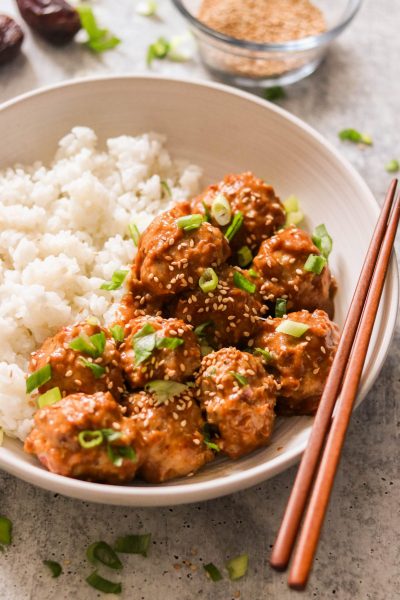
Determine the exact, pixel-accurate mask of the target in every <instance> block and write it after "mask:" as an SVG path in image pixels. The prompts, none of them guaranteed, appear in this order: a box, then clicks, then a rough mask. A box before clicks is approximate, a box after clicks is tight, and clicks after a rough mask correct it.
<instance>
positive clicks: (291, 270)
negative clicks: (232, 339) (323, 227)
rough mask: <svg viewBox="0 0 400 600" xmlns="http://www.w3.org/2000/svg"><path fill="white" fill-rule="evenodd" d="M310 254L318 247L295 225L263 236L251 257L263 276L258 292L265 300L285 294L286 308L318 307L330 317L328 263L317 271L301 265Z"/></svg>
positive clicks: (333, 287) (331, 282) (331, 284)
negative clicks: (270, 235)
mask: <svg viewBox="0 0 400 600" xmlns="http://www.w3.org/2000/svg"><path fill="white" fill-rule="evenodd" d="M310 254H315V255H320V251H319V250H318V248H317V247H316V246H315V245H314V244H313V242H312V240H311V237H310V235H309V234H308V233H306V232H305V231H303V230H302V229H298V228H297V227H295V226H292V227H289V228H287V229H283V230H281V231H278V233H276V234H275V235H274V236H273V237H271V238H269V239H268V240H265V241H264V242H263V243H262V244H261V248H260V250H259V252H258V254H257V256H256V257H255V258H254V261H253V268H254V269H255V271H256V272H257V273H259V274H260V275H261V277H262V278H263V280H264V281H263V282H262V283H261V287H260V291H261V294H262V296H263V298H264V300H265V301H267V302H272V301H275V300H276V299H277V298H286V299H287V308H288V309H289V310H300V309H302V308H304V309H307V310H309V311H313V310H315V309H316V308H321V309H323V310H325V311H326V312H327V313H328V314H329V316H330V317H332V316H333V310H334V308H333V296H334V293H335V290H336V285H335V282H334V280H333V278H332V275H331V272H330V270H329V267H328V265H326V266H325V267H323V269H322V271H321V273H320V274H319V275H318V274H316V273H313V272H310V271H306V270H305V269H304V265H305V262H306V261H307V258H308V257H309V256H310Z"/></svg>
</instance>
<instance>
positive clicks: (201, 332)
mask: <svg viewBox="0 0 400 600" xmlns="http://www.w3.org/2000/svg"><path fill="white" fill-rule="evenodd" d="M210 325H214V323H213V321H206V322H205V323H202V324H201V325H198V326H197V327H196V329H195V330H194V333H195V335H197V337H199V338H202V337H204V336H205V335H206V333H205V330H206V329H207V327H209V326H210Z"/></svg>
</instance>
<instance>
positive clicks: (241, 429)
mask: <svg viewBox="0 0 400 600" xmlns="http://www.w3.org/2000/svg"><path fill="white" fill-rule="evenodd" d="M196 384H197V385H198V386H199V388H200V396H199V398H200V404H201V407H202V408H203V410H204V411H205V412H206V415H207V421H208V423H210V424H211V425H212V426H216V427H217V428H218V431H219V437H220V439H219V441H218V444H219V447H220V449H221V450H222V451H223V452H224V453H225V454H227V455H228V456H229V457H230V458H239V457H240V456H243V455H245V454H248V453H249V452H251V451H252V450H255V449H256V448H260V447H261V446H265V445H266V444H267V442H268V439H269V437H270V435H271V432H272V427H273V424H274V420H275V413H274V406H275V399H276V384H275V381H274V379H273V378H272V377H271V376H270V375H268V374H267V373H266V371H265V369H264V367H263V364H262V362H261V359H259V358H258V357H257V356H253V355H252V354H249V353H247V352H241V351H240V350H237V348H223V349H222V350H219V351H218V352H214V353H212V354H209V355H208V356H206V357H204V358H203V361H202V363H201V369H200V373H199V375H198V377H197V380H196Z"/></svg>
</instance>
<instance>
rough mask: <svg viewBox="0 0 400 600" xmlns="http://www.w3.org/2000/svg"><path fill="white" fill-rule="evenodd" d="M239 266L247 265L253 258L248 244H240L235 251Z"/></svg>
mask: <svg viewBox="0 0 400 600" xmlns="http://www.w3.org/2000/svg"><path fill="white" fill-rule="evenodd" d="M237 256H238V263H239V267H243V268H244V267H247V265H249V264H250V263H251V261H252V260H253V255H252V253H251V250H250V248H249V247H248V246H242V247H241V248H240V250H238V252H237Z"/></svg>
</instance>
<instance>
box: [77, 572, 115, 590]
mask: <svg viewBox="0 0 400 600" xmlns="http://www.w3.org/2000/svg"><path fill="white" fill-rule="evenodd" d="M86 582H87V583H88V584H89V585H90V586H92V587H93V588H94V589H95V590H99V592H104V593H105V594H120V593H121V592H122V585H121V584H120V583H115V582H113V581H109V580H108V579H104V577H100V575H98V574H97V571H93V573H92V574H91V575H89V577H87V578H86Z"/></svg>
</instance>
